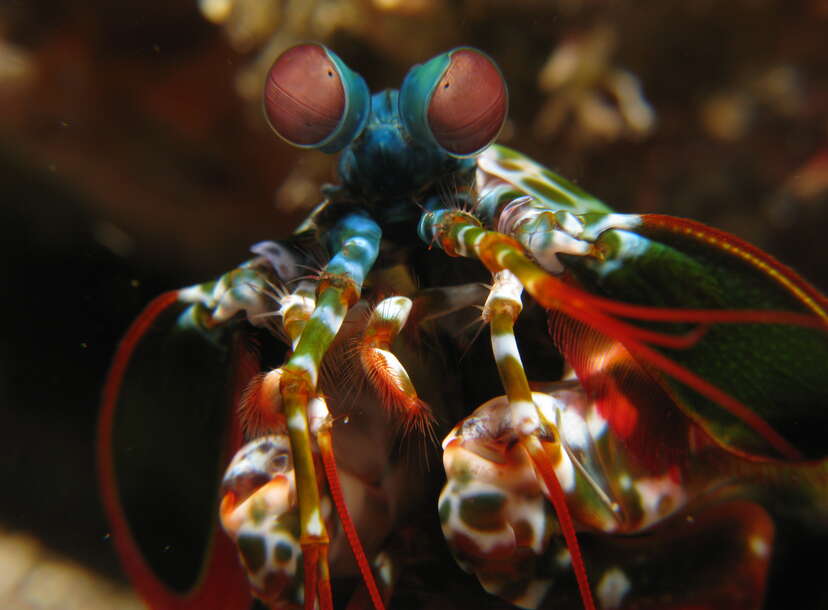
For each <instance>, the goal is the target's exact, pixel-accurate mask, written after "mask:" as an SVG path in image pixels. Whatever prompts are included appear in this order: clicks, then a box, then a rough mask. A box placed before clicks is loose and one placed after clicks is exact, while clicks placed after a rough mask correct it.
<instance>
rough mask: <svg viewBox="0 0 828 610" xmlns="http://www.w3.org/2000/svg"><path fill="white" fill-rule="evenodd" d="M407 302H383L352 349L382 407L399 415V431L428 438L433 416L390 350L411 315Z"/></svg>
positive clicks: (389, 299)
mask: <svg viewBox="0 0 828 610" xmlns="http://www.w3.org/2000/svg"><path fill="white" fill-rule="evenodd" d="M411 305H412V303H411V300H410V299H408V298H406V297H390V298H387V299H385V300H383V301H382V302H381V303H380V304H379V305H377V307H376V308H375V309H374V311H373V312H372V313H371V317H370V318H369V320H368V324H367V325H366V327H365V331H364V333H363V335H362V337H361V338H360V339H359V341H358V343H357V345H356V349H357V352H358V354H359V361H360V364H361V366H362V369H363V371H364V372H365V376H366V378H367V380H368V382H369V383H370V384H371V386H372V387H373V388H374V389H375V390H376V392H377V394H378V396H379V398H380V402H381V404H382V406H383V407H384V408H385V409H386V410H387V411H389V412H391V413H394V414H395V415H397V416H399V417H400V419H401V420H402V427H403V430H405V431H406V432H409V431H412V430H416V431H418V432H420V433H423V434H427V435H430V434H431V431H432V429H433V426H434V416H433V414H432V412H431V409H430V407H429V406H428V404H426V403H425V402H423V401H422V400H421V399H420V397H419V396H418V395H417V390H416V389H415V388H414V384H413V383H412V382H411V378H410V377H409V376H408V372H407V371H406V370H405V367H404V366H403V365H402V363H401V362H400V361H399V359H398V358H397V357H396V356H395V355H394V354H393V352H392V351H391V344H392V343H393V341H394V339H395V338H396V337H397V335H399V333H400V331H401V330H402V328H403V326H405V323H406V321H407V319H408V315H409V313H410V312H411Z"/></svg>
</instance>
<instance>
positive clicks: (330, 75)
mask: <svg viewBox="0 0 828 610" xmlns="http://www.w3.org/2000/svg"><path fill="white" fill-rule="evenodd" d="M328 76H329V77H330V78H333V72H331V71H330V70H328Z"/></svg>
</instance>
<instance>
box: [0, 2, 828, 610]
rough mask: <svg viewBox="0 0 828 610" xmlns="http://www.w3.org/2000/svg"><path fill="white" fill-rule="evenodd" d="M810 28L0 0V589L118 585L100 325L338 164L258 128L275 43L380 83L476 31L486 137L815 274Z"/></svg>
mask: <svg viewBox="0 0 828 610" xmlns="http://www.w3.org/2000/svg"><path fill="white" fill-rule="evenodd" d="M827 29H828V2H826V1H825V0H802V1H799V2H791V1H786V0H734V1H732V2H715V1H714V0H699V1H695V2H681V1H678V0H667V1H662V2H651V3H646V4H645V3H640V2H633V1H632V0H618V1H615V2H607V1H599V0H556V1H553V0H510V1H509V2H503V1H500V0H453V1H452V0H396V1H395V0H327V1H323V0H316V1H313V2H309V1H306V0H293V1H291V0H282V1H279V0H247V1H245V0H235V1H234V0H203V1H202V2H200V3H199V2H198V1H197V0H168V1H167V2H163V3H161V2H146V1H143V2H138V1H137V0H124V1H121V2H117V3H113V2H106V1H104V0H92V1H90V0H87V1H85V2H79V1H72V0H5V2H2V3H0V251H2V259H1V260H0V281H1V282H2V284H0V285H2V287H3V288H2V294H3V295H4V298H3V299H2V308H3V309H2V317H0V320H2V322H0V324H2V329H1V330H0V489H2V490H3V492H2V496H0V532H6V536H5V538H4V540H5V542H4V543H0V607H4V608H5V607H20V608H28V607H74V606H72V604H75V606H77V607H89V606H88V605H83V604H81V605H77V604H78V603H80V602H78V600H77V599H74V598H72V596H69V597H70V599H68V600H67V598H66V597H65V596H64V597H62V598H61V597H60V596H58V597H57V598H56V599H57V600H58V601H54V600H52V601H50V599H40V598H38V599H35V598H36V597H37V596H35V597H31V595H30V594H27V593H25V590H24V589H25V587H24V585H25V582H24V580H21V579H22V578H25V574H29V575H30V576H31V572H27V570H31V569H34V566H36V565H38V562H37V561H36V559H35V558H37V557H41V558H42V557H51V558H54V557H58V556H59V557H65V558H68V560H71V561H73V562H77V565H78V566H83V567H84V568H85V567H88V568H91V570H92V572H90V573H91V574H96V575H97V574H100V575H103V576H102V577H104V578H107V579H108V578H115V579H117V578H119V572H118V568H117V565H116V562H115V559H114V557H113V555H112V552H111V548H110V545H109V542H108V539H107V537H106V531H107V529H106V525H105V523H104V522H103V519H102V515H101V510H100V507H99V506H98V502H97V495H96V494H97V491H96V485H95V475H94V460H93V450H94V423H95V417H96V411H97V402H98V396H99V392H100V387H101V384H102V380H103V376H104V374H105V371H106V368H107V364H108V361H109V359H110V357H111V355H112V353H113V350H114V347H115V345H116V343H117V340H118V338H119V336H120V335H121V333H122V332H123V331H124V329H125V328H126V326H127V325H128V323H129V321H130V320H131V319H132V318H133V317H134V316H135V315H136V314H137V313H138V311H140V308H141V307H142V305H143V304H145V303H146V302H147V301H148V300H149V299H150V298H151V297H152V296H153V295H155V294H157V293H158V292H160V291H161V290H164V289H166V288H171V287H177V286H181V285H185V284H187V283H189V282H194V281H198V280H204V279H207V278H209V277H211V276H213V275H215V274H217V273H219V272H221V271H224V270H226V269H228V268H230V267H232V266H233V265H235V264H237V263H238V262H239V261H241V260H243V259H244V258H245V257H246V256H247V248H248V246H249V245H250V244H252V243H254V242H255V241H258V240H262V239H274V238H279V237H283V236H285V235H286V234H287V233H289V232H290V230H291V229H292V227H293V226H295V224H296V222H297V220H298V219H299V218H301V217H302V215H303V214H304V213H306V212H307V210H308V208H309V206H311V205H313V204H314V203H315V202H316V201H317V198H318V185H319V183H320V182H322V181H326V180H332V179H333V177H334V176H333V159H331V158H328V157H326V156H325V155H322V154H317V153H304V152H302V153H299V152H296V151H294V150H292V149H290V148H289V147H288V146H286V145H285V144H283V143H282V142H280V141H278V140H277V139H276V138H275V137H274V136H272V135H271V133H270V132H269V131H268V129H267V128H266V126H265V123H264V120H263V118H262V115H261V111H260V102H259V88H260V86H261V83H262V79H263V71H264V70H265V69H266V68H267V67H268V66H269V63H270V62H271V61H272V59H273V58H274V57H275V56H276V55H277V54H278V53H279V52H280V51H281V50H283V49H284V48H286V47H287V46H289V45H290V44H294V43H295V42H299V41H303V40H321V41H324V42H325V43H326V44H328V45H329V46H331V47H332V48H333V49H335V50H336V52H337V53H338V54H340V56H341V57H342V58H343V59H344V60H345V61H346V63H348V64H349V65H350V66H351V67H352V68H354V69H355V70H357V71H359V72H360V73H362V74H363V75H364V76H365V78H366V80H367V81H368V83H369V85H370V86H371V87H372V88H374V89H379V88H383V87H396V86H398V85H399V83H400V82H401V80H402V77H403V76H404V74H405V72H406V70H407V69H408V67H410V65H411V64H413V63H415V62H420V61H423V60H426V59H428V58H430V57H431V56H433V55H435V54H437V53H439V52H442V51H444V50H447V49H449V48H451V47H453V46H457V45H472V46H476V47H479V48H481V49H483V50H485V51H486V52H488V53H489V54H490V55H491V56H492V57H493V58H494V59H495V60H496V61H497V62H498V64H499V65H500V66H501V68H502V70H503V73H504V75H505V77H506V79H507V81H508V82H509V85H510V94H511V121H510V123H509V124H508V126H507V128H506V130H505V132H504V134H503V138H502V141H503V142H504V143H507V144H509V145H510V146H513V147H515V148H517V149H518V150H521V151H523V152H525V153H527V154H530V155H531V156H533V157H535V158H537V159H538V160H540V161H542V162H544V163H545V164H547V165H548V166H550V167H551V168H553V169H556V170H557V171H559V172H560V173H562V174H563V175H565V176H567V177H569V178H571V179H574V180H575V181H576V182H578V183H579V184H580V185H582V186H583V187H584V188H586V189H587V190H590V191H591V192H593V193H595V194H596V195H598V196H599V197H601V198H602V199H604V200H605V201H607V202H608V203H610V204H611V205H612V206H613V207H615V208H616V209H618V210H619V211H626V212H661V213H669V214H676V215H679V216H687V217H691V218H695V219H698V220H702V221H705V222H708V223H710V224H713V225H715V226H718V227H720V228H723V229H726V230H729V231H731V232H733V233H735V234H737V235H740V236H742V237H744V238H746V239H748V240H750V241H752V242H754V243H756V244H757V245H759V246H761V247H763V248H765V249H766V250H768V251H769V252H771V253H772V254H774V255H776V256H778V257H779V258H781V259H782V260H783V261H785V262H786V263H788V264H790V265H792V266H793V267H795V268H797V269H798V270H799V271H801V272H802V273H803V274H804V275H805V276H806V277H808V278H809V279H811V280H812V281H813V282H815V283H816V284H817V285H818V286H820V287H821V288H823V289H826V288H828V267H826V257H825V256H824V247H823V244H824V242H825V239H826V237H825V231H826V229H828V45H826V42H825V40H826V37H825V32H826V30H827ZM12 534H14V535H13V536H12ZM21 536H25V538H21ZM10 541H11V542H10ZM4 544H5V546H4ZM15 545H17V546H15ZM21 545H22V546H21ZM39 545H42V546H39ZM20 549H29V551H31V549H35V551H31V553H30V554H31V557H32V558H33V559H32V560H31V561H29V562H28V563H26V562H24V563H23V564H20V562H19V561H18V564H20V565H23V567H21V568H19V572H20V574H22V575H23V576H21V577H20V578H18V579H17V580H15V579H14V578H12V577H10V576H8V573H9V572H8V570H7V571H6V572H5V574H6V577H5V580H4V575H3V574H4V570H3V558H4V557H12V556H14V557H17V558H18V559H19V557H20V556H21V555H20ZM29 551H26V552H29ZM3 553H6V555H3ZM51 553H57V554H58V555H51ZM27 557H28V555H27ZM27 561H28V560H27ZM61 561H63V560H61ZM9 565H11V564H9ZM15 565H17V564H15ZM79 569H80V568H79ZM95 578H97V576H95ZM76 580H77V579H76ZM21 582H22V583H24V584H21ZM90 582H92V581H90ZM103 582H104V581H97V580H95V581H94V583H97V584H93V585H90V586H99V587H104V586H106V587H109V585H103V584H101V583H103ZM4 583H7V584H6V588H5V589H4V588H3V587H4ZM8 583H11V584H8ZM30 585H31V583H30ZM21 587H23V588H21ZM30 588H31V587H30ZM21 591H22V593H21ZM112 591H113V593H112V594H113V595H116V594H118V595H120V592H119V590H117V589H113V590H112ZM26 595H29V597H26ZM41 597H42V596H41ZM118 599H121V598H118ZM4 600H5V602H4ZM70 602H71V603H70ZM90 603H91V602H90ZM113 603H114V602H109V604H110V606H111V607H115V606H118V607H120V604H122V603H123V604H126V603H127V602H125V601H119V602H118V603H117V604H115V606H112V604H113ZM4 604H5V605H4ZM13 604H18V606H14V605H13ZM104 607H106V603H105V604H104Z"/></svg>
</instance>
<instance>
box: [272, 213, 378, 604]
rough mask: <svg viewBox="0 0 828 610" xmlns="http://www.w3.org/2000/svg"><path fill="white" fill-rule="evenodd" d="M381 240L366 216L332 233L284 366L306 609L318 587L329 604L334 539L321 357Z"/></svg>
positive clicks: (343, 221) (345, 222)
mask: <svg viewBox="0 0 828 610" xmlns="http://www.w3.org/2000/svg"><path fill="white" fill-rule="evenodd" d="M381 235H382V233H381V230H380V228H379V226H378V225H377V224H376V223H375V222H374V221H372V220H370V219H369V218H367V217H366V216H363V215H361V214H351V215H348V216H345V217H344V218H342V219H341V220H340V221H339V223H337V225H336V226H335V227H334V228H333V229H332V231H331V243H330V245H331V249H332V250H333V252H334V256H333V257H332V258H331V260H330V262H329V263H328V264H327V265H326V267H325V269H324V270H323V272H322V274H321V277H320V282H319V286H318V290H317V301H316V307H315V308H314V311H313V313H312V314H311V316H310V318H309V319H308V320H307V322H306V323H305V326H304V328H303V329H302V331H301V335H300V336H299V339H298V341H297V343H296V347H295V349H294V352H293V354H292V355H291V356H290V358H289V359H288V361H287V363H286V364H285V365H284V366H283V367H282V380H281V398H282V404H283V408H284V411H285V417H286V420H287V427H288V434H289V436H290V444H291V449H292V451H293V459H294V465H295V468H296V487H297V493H298V500H299V517H300V530H301V537H300V541H301V546H302V551H303V557H304V567H305V571H304V575H305V607H306V608H313V606H314V603H315V598H316V590H315V586H314V583H316V582H318V584H319V591H320V602H321V604H322V605H323V607H324V606H326V605H330V586H329V580H330V578H329V575H328V573H327V560H326V554H327V546H328V542H329V539H328V535H327V532H326V528H325V524H324V522H323V520H322V515H321V513H320V500H319V488H318V481H317V475H316V469H315V467H314V460H313V449H312V444H311V436H310V432H309V429H308V419H307V412H308V404H309V402H310V401H311V400H313V399H314V398H316V397H317V394H318V392H317V383H318V379H319V367H320V364H321V362H322V358H323V356H324V355H325V353H326V352H327V350H328V347H329V346H330V344H331V342H332V341H333V339H334V337H335V336H336V334H337V332H338V331H339V328H340V326H341V325H342V321H343V320H344V318H345V315H346V314H347V312H348V308H349V307H350V306H352V305H353V304H354V303H356V301H357V300H358V299H359V294H360V290H361V287H362V282H363V280H364V278H365V276H366V275H367V273H368V271H369V270H370V269H371V267H372V266H373V264H374V261H375V260H376V257H377V254H378V253H379V242H380V238H381ZM317 579H318V580H317Z"/></svg>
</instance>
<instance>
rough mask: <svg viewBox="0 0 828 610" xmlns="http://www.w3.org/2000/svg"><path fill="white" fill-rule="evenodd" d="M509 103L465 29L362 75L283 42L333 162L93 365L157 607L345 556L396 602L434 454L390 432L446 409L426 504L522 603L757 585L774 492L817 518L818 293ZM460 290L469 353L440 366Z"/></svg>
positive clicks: (275, 589)
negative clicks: (620, 190)
mask: <svg viewBox="0 0 828 610" xmlns="http://www.w3.org/2000/svg"><path fill="white" fill-rule="evenodd" d="M507 106H508V95H507V90H506V86H505V83H504V80H503V78H502V76H501V74H500V72H499V70H498V68H497V66H496V65H495V64H494V63H493V62H492V61H491V60H490V59H489V58H488V57H487V56H486V55H484V54H483V53H481V52H479V51H477V50H475V49H471V48H457V49H454V50H452V51H450V52H448V53H445V54H442V55H439V56H437V57H435V58H433V59H431V60H430V61H428V62H426V63H424V64H422V65H417V66H415V67H414V68H412V69H411V70H410V72H409V73H408V75H407V76H406V77H405V80H404V81H403V84H402V86H401V88H400V89H399V90H398V91H397V90H387V91H382V92H380V93H376V94H374V95H371V94H370V93H369V90H368V87H367V85H366V84H365V81H364V80H363V79H362V77H360V76H359V75H358V74H356V73H354V72H352V71H351V70H350V69H349V68H348V67H347V66H346V65H345V64H344V63H343V62H342V60H341V59H340V58H339V57H337V56H336V55H335V54H334V53H333V52H332V51H330V50H328V49H326V48H325V47H323V46H321V45H317V44H303V45H299V46H296V47H293V48H291V49H289V50H287V51H285V52H284V53H283V54H282V55H281V56H280V57H279V58H278V59H277V60H276V62H275V63H274V65H273V67H272V68H271V70H270V73H269V75H268V80H267V83H266V89H265V100H264V107H265V112H266V115H267V118H268V121H269V122H270V125H271V126H272V127H273V129H274V131H275V132H276V133H277V134H278V135H279V136H280V137H281V138H283V139H284V140H286V141H287V142H289V143H290V144H293V145H295V146H299V147H304V148H313V149H318V150H322V151H324V152H327V153H337V152H338V153H340V158H339V165H338V173H339V178H340V184H339V185H337V186H325V187H324V188H323V195H324V200H323V202H322V203H321V204H320V205H319V206H317V207H316V208H315V209H314V210H313V212H312V213H311V215H310V216H309V217H308V219H307V220H306V221H305V222H303V223H302V224H301V226H299V227H298V228H297V229H296V231H295V232H294V234H293V236H292V237H291V238H289V239H288V240H286V241H283V242H279V243H276V242H264V243H261V244H257V245H256V246H254V247H253V248H252V250H253V252H254V254H255V255H256V256H255V258H253V259H252V260H250V261H248V262H246V263H244V264H242V265H241V266H239V267H238V268H236V269H234V270H232V271H230V272H228V273H226V274H224V275H223V276H221V277H220V278H218V279H217V280H215V281H213V282H209V283H206V284H200V285H197V286H193V287H190V288H186V289H182V290H178V291H174V292H171V293H167V294H165V295H162V296H160V297H158V298H157V299H156V300H155V301H153V303H151V304H150V305H149V306H148V308H147V309H146V310H145V312H144V313H143V314H142V315H141V317H140V318H139V319H138V320H137V321H136V322H135V324H134V325H133V327H132V328H131V329H130V331H129V332H128V333H127V335H126V337H125V338H124V340H123V342H122V344H121V347H120V349H119V351H118V353H117V355H116V358H115V361H114V363H113V366H112V370H111V372H110V375H109V378H108V382H107V385H106V387H105V390H104V400H103V413H102V417H101V423H100V443H99V456H100V470H101V481H102V488H103V496H104V502H105V507H106V510H107V513H108V516H109V519H110V521H111V523H112V525H113V532H114V540H115V543H116V546H117V549H118V552H119V554H120V556H121V557H122V560H123V562H124V565H125V568H126V571H127V573H128V574H129V575H130V577H131V579H132V580H133V582H134V583H135V585H136V587H137V588H138V590H139V592H140V593H141V594H142V595H143V596H144V598H145V599H146V600H147V601H148V602H149V603H150V605H151V606H152V607H153V608H196V607H198V608H213V607H214V608H236V607H239V608H243V607H249V606H250V603H251V598H250V592H251V591H252V593H253V595H254V596H255V597H257V598H258V599H259V600H261V601H262V602H264V603H265V604H266V605H268V606H270V607H274V608H282V607H302V606H304V607H305V608H315V607H319V608H323V609H325V608H333V606H334V599H335V597H334V594H333V593H332V586H331V582H332V581H335V580H337V579H339V578H340V577H343V576H349V575H354V574H359V575H360V577H361V578H362V579H363V581H364V583H365V584H364V589H361V590H360V591H359V592H358V594H357V599H358V600H361V602H359V601H355V602H354V603H355V604H359V603H363V604H364V606H366V607H374V608H382V607H384V606H385V605H387V604H389V603H391V600H392V599H393V586H394V581H395V578H396V577H395V573H396V572H395V568H394V565H395V564H394V560H393V558H392V557H391V556H390V555H389V553H387V552H385V550H384V547H385V545H386V544H387V541H388V539H389V538H390V537H391V535H392V533H393V532H394V531H395V530H396V529H397V528H399V527H400V524H401V523H404V522H405V520H406V519H409V518H410V516H411V511H410V507H411V506H419V504H418V503H419V502H421V499H422V495H423V494H424V490H425V485H424V483H423V480H424V479H425V478H426V475H427V467H426V466H425V465H424V464H423V462H422V460H421V461H417V460H410V459H405V458H404V457H403V456H402V453H403V451H402V450H401V448H400V447H401V446H402V445H405V442H406V441H411V439H417V438H419V439H420V441H422V442H423V443H424V444H425V445H428V444H429V443H430V441H429V438H430V436H431V435H433V434H434V433H435V431H436V430H437V429H439V426H440V424H441V422H442V423H445V422H446V420H447V419H451V422H450V423H454V422H457V421H459V423H456V425H455V426H454V428H453V429H452V430H451V432H450V433H449V434H448V436H446V437H445V440H443V443H442V446H443V449H444V453H443V463H444V466H445V471H446V482H445V485H444V487H443V491H442V493H441V494H440V497H439V501H438V511H439V519H440V524H441V527H442V530H443V534H444V536H445V539H446V541H447V542H448V545H449V547H450V548H451V551H452V553H453V555H454V556H455V558H456V560H457V561H458V562H459V563H460V565H461V566H462V567H463V568H464V569H466V570H467V571H469V572H472V573H474V574H475V575H476V576H477V578H478V580H479V581H480V583H481V584H482V586H483V587H484V588H485V590H486V591H488V592H490V593H492V594H495V595H497V596H500V597H501V598H503V599H505V600H507V601H509V602H510V603H512V604H515V605H517V606H520V607H524V608H535V607H539V606H541V605H543V604H544V603H547V604H553V603H555V604H556V605H555V607H562V606H561V604H563V603H572V604H576V605H582V606H583V607H585V608H588V609H592V608H597V607H601V608H626V607H659V608H689V607H694V608H760V607H761V606H762V603H763V599H764V591H765V584H766V580H767V574H768V569H769V565H770V561H771V558H772V555H773V548H774V535H775V519H777V518H787V517H790V518H795V519H805V520H806V521H808V523H812V524H813V527H815V528H818V529H819V531H821V532H823V533H824V531H825V529H826V523H828V494H826V493H825V492H826V489H828V467H826V462H825V455H826V451H825V450H826V448H828V444H826V443H825V442H824V440H823V430H825V424H826V410H825V408H824V405H826V404H828V381H827V380H828V335H826V330H828V302H827V301H826V298H825V297H824V296H823V295H822V294H821V293H820V292H818V291H817V290H816V289H815V288H813V287H812V286H810V285H809V284H808V283H807V282H806V281H805V280H803V279H802V278H800V277H799V276H798V275H797V274H796V273H795V272H793V271H792V270H790V269H788V268H787V267H785V266H783V265H782V264H780V263H779V262H777V261H776V260H775V259H773V258H772V257H771V256H769V255H768V254H766V253H764V252H762V251H761V250H759V249H758V248H755V247H753V246H751V245H749V244H747V243H745V242H743V241H742V240H740V239H738V238H736V237H734V236H732V235H729V234H727V233H724V232H722V231H719V230H716V229H712V228H710V227H707V226H704V225H702V224H700V223H697V222H694V221H690V220H685V219H679V218H673V217H668V216H661V215H654V214H644V215H636V214H618V213H615V212H613V211H612V210H611V209H610V208H608V207H607V206H606V205H605V204H603V203H602V202H601V201H599V200H597V199H596V198H594V197H593V196H591V195H589V194H588V193H586V192H584V191H583V190H581V189H580V188H578V187H577V186H575V185H573V184H571V183H570V182H568V181H566V180H565V179H563V178H561V177H560V176H558V175H556V174H554V173H553V172H551V171H550V170H548V169H546V168H544V167H542V166H540V165H538V164H537V163H535V162H534V161H532V160H531V159H528V158H527V157H525V156H523V155H521V154H520V153H518V152H516V151H514V150H511V149H508V148H506V147H503V146H499V145H496V144H493V142H494V140H495V139H496V138H497V135H498V133H499V132H500V130H501V128H502V126H503V123H504V121H505V119H506V115H507ZM320 261H324V262H322V263H321V264H320ZM309 269H311V270H313V271H309ZM475 308H479V309H480V311H482V316H479V319H481V320H482V322H480V324H483V325H485V326H488V328H489V330H490V336H491V348H490V355H489V356H488V357H487V358H484V359H482V360H481V359H478V360H476V361H474V363H470V364H468V365H461V363H460V361H459V360H458V359H457V354H458V353H459V351H461V350H460V349H459V347H458V346H457V345H456V343H457V339H456V337H457V333H452V332H449V331H450V330H451V329H452V327H456V325H457V324H459V323H460V322H459V321H460V320H462V319H463V316H464V315H465V316H466V317H468V313H469V312H473V313H474V312H476V311H477V310H476V309H475ZM475 315H476V313H475ZM276 339H278V340H276ZM521 345H523V346H524V347H523V348H521ZM527 345H529V346H531V347H530V348H526V347H525V346H527ZM558 353H559V354H560V355H561V356H562V358H563V361H564V362H565V365H566V366H565V369H564V372H563V374H561V372H560V370H559V367H557V365H555V364H554V363H555V362H556V361H557V360H556V359H557V358H558V356H557V355H556V354H558ZM491 355H493V358H492V357H491ZM480 362H484V363H483V364H480ZM461 366H462V367H464V368H465V369H466V374H465V375H461V374H460V373H459V372H458V371H459V370H460V368H461ZM469 369H470V370H471V372H470V373H469ZM495 371H496V373H497V374H495ZM493 384H499V385H500V389H499V390H495V391H494V392H492V391H491V390H490V388H491V387H492V385H493ZM481 394H482V395H483V398H482V402H483V404H482V406H479V407H478V408H476V409H474V408H473V407H474V405H475V404H480V395H481ZM472 401H477V402H472ZM401 439H402V440H401ZM409 444H411V443H409ZM413 444H414V445H416V443H413ZM228 464H229V466H228ZM223 471H224V475H223V478H222V476H221V472H223ZM781 498H784V501H781V500H780V499H781ZM161 499H165V500H166V501H165V502H164V503H163V504H162V503H161V502H160V500H161ZM432 501H433V500H429V501H428V502H427V503H426V504H430V503H431V502H432ZM432 506H433V505H432ZM407 507H408V510H407ZM171 513H177V514H179V515H180V516H181V517H182V518H183V519H184V521H185V522H187V521H188V520H189V522H190V523H191V525H192V528H191V530H188V531H186V532H184V531H179V530H173V529H171V528H170V527H169V526H165V525H164V522H165V514H167V516H169V514H171ZM216 514H219V515H220V517H221V523H222V525H223V528H224V530H225V531H226V533H227V536H226V535H225V534H224V533H222V532H221V531H220V530H219V528H218V526H217V525H216V523H215V515H216ZM170 541H175V542H174V543H172V542H170ZM231 541H232V542H231ZM190 547H192V548H193V549H195V550H194V551H193V556H190V555H184V554H183V549H185V548H186V549H189V548H190ZM700 549H701V550H703V551H704V552H705V555H704V557H706V559H705V560H704V561H696V560H695V558H697V557H699V556H700ZM351 553H353V557H352V555H351ZM691 559H692V561H691ZM677 574H678V575H679V576H676V575H677ZM360 595H361V596H362V597H359V596H360Z"/></svg>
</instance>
